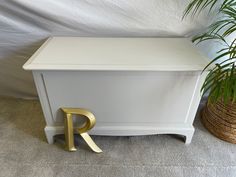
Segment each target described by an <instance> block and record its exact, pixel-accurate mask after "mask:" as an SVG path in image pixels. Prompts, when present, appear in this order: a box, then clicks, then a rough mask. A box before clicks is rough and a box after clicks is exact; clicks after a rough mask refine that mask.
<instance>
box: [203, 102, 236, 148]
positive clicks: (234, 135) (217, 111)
mask: <svg viewBox="0 0 236 177" xmlns="http://www.w3.org/2000/svg"><path fill="white" fill-rule="evenodd" d="M201 120H202V123H203V125H204V126H205V127H206V128H207V129H208V130H209V131H210V132H211V133H212V134H213V135H215V136H216V137H218V138H220V139H222V140H225V141H228V142H230V143H235V144H236V103H233V104H224V103H223V102H222V101H218V102H216V103H214V104H212V103H210V102H208V103H207V105H206V106H205V108H204V109H203V111H202V116H201Z"/></svg>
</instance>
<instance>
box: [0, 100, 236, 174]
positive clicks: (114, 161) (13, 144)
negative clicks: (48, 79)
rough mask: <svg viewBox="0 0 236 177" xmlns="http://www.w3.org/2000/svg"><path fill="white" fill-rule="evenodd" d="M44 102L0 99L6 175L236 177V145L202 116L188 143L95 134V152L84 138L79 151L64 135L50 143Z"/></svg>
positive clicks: (0, 170)
mask: <svg viewBox="0 0 236 177" xmlns="http://www.w3.org/2000/svg"><path fill="white" fill-rule="evenodd" d="M44 126H45V122H44V118H43V115H42V111H41V107H40V104H39V102H38V101H27V100H21V99H11V98H4V97H0V177H9V176H14V177H21V176H22V177H27V176H32V177H38V176H43V177H51V176H56V177H59V176H61V177H72V176H78V177H98V176H99V177H113V176H117V177H123V176H126V177H144V176H146V177H148V176H158V177H202V176H210V177H236V145H233V144H229V143H226V142H224V141H221V140H219V139H217V138H215V137H214V136H212V135H211V134H209V133H208V132H207V131H206V130H205V129H204V128H203V127H202V125H201V123H200V121H199V118H198V117H197V118H196V121H195V127H196V132H195V134H194V138H193V141H192V143H191V144H190V145H189V146H186V145H185V144H184V143H183V140H182V137H178V136H170V135H155V136H140V137H101V136H96V137H93V138H94V140H95V141H96V143H97V144H98V145H99V146H100V147H101V148H102V149H103V151H104V152H103V153H102V154H95V153H93V152H91V151H90V150H89V149H88V148H87V146H85V144H84V143H83V141H82V140H81V139H80V137H78V136H77V137H76V142H77V143H78V144H79V145H80V147H79V148H78V151H77V152H74V153H70V152H66V151H64V149H63V143H64V140H63V136H58V137H56V139H57V141H56V143H55V144H54V145H49V144H47V143H46V139H45V136H44V132H43V128H44Z"/></svg>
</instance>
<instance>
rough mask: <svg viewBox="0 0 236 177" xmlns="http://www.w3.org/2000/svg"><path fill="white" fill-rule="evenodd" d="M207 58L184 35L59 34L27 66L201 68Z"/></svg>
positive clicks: (77, 68) (51, 67) (186, 69)
mask: <svg viewBox="0 0 236 177" xmlns="http://www.w3.org/2000/svg"><path fill="white" fill-rule="evenodd" d="M206 60H207V59H206V58H204V57H203V56H201V55H200V54H199V53H198V52H197V51H196V49H195V48H194V47H193V46H192V44H191V43H190V42H189V41H188V40H187V39H184V38H86V37H55V38H49V39H48V40H47V41H46V42H45V44H44V45H43V46H42V47H41V48H40V49H39V50H38V51H37V52H36V53H35V54H34V55H33V56H32V57H31V59H30V60H29V61H28V62H27V63H26V64H25V65H24V69H27V70H137V71H139V70H146V71H147V70H153V71H198V70H202V68H203V67H205V66H206Z"/></svg>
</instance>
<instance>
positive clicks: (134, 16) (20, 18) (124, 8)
mask: <svg viewBox="0 0 236 177" xmlns="http://www.w3.org/2000/svg"><path fill="white" fill-rule="evenodd" d="M189 1H190V0H0V95H9V96H15V97H23V98H34V97H36V96H37V93H36V91H35V87H34V84H33V79H32V76H31V72H28V71H24V70H23V69H22V65H23V63H24V62H25V61H26V60H27V59H28V58H29V57H30V56H31V55H32V54H33V53H34V51H35V50H36V49H37V48H38V47H39V46H40V45H41V44H42V43H43V42H44V40H45V39H46V38H47V37H48V36H173V37H174V36H185V37H189V36H191V35H193V34H194V33H196V32H198V31H200V30H202V29H204V28H205V27H206V26H207V25H208V24H209V21H210V20H212V19H210V17H209V15H207V14H206V13H205V14H202V15H200V16H199V17H198V18H196V19H194V20H193V19H191V18H187V19H185V20H183V21H182V14H183V11H184V9H185V7H186V5H187V4H188V2H189ZM212 47H213V46H212ZM201 49H202V51H203V52H204V53H205V54H206V55H208V56H212V53H213V50H212V49H211V48H210V45H204V46H203V47H201Z"/></svg>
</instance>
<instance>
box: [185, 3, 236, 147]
mask: <svg viewBox="0 0 236 177" xmlns="http://www.w3.org/2000/svg"><path fill="white" fill-rule="evenodd" d="M213 9H214V11H215V10H216V11H217V17H216V20H215V22H213V23H212V24H211V25H210V26H208V28H207V30H206V31H205V32H203V33H201V34H199V35H197V36H195V37H194V38H193V39H192V41H193V42H196V43H200V42H203V41H206V40H213V41H217V42H219V43H220V50H219V51H218V52H217V53H216V57H215V58H213V59H212V61H211V62H209V64H208V65H207V66H206V67H205V69H204V70H206V69H208V70H209V74H208V76H207V77H206V79H205V82H204V84H203V86H202V94H206V93H208V94H209V95H208V101H207V104H206V106H205V108H204V109H203V111H202V116H201V120H202V123H203V124H204V126H205V127H206V128H207V129H208V130H209V131H210V132H211V133H212V134H214V135H215V136H217V137H218V138H220V139H223V140H225V141H228V142H231V143H236V67H235V58H236V39H235V36H236V0H192V1H191V2H190V4H189V5H188V6H187V8H186V10H185V12H184V16H183V17H186V16H188V15H190V14H191V15H192V16H195V15H197V14H198V13H200V12H202V11H203V10H207V11H209V13H211V12H212V11H213Z"/></svg>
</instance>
